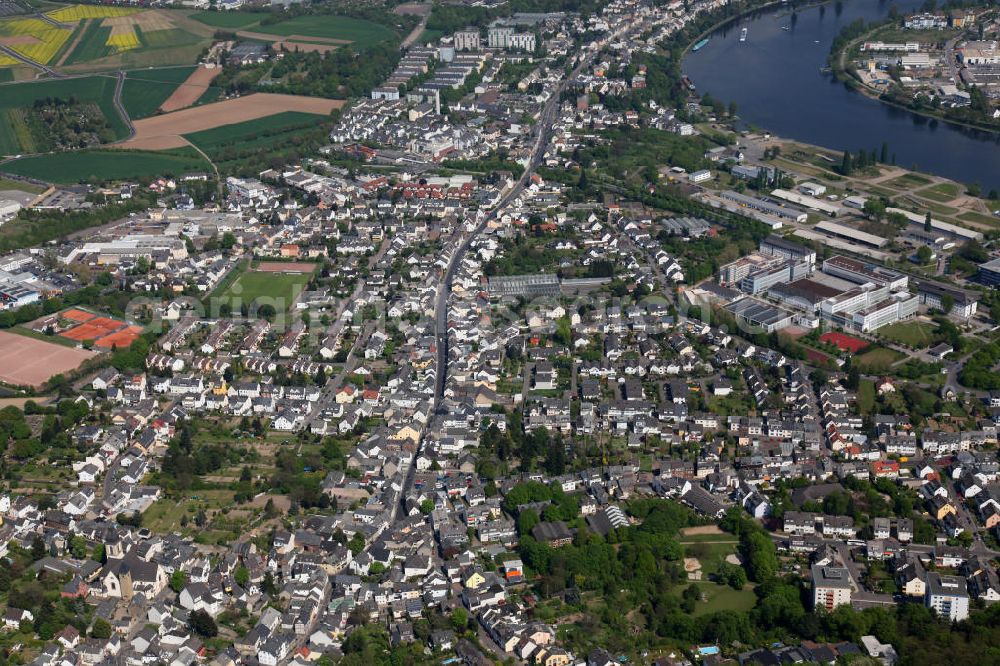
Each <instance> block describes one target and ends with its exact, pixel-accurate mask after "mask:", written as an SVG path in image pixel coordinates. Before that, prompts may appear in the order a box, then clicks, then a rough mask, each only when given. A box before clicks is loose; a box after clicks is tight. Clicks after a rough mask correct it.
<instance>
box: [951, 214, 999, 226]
mask: <svg viewBox="0 0 1000 666" xmlns="http://www.w3.org/2000/svg"><path fill="white" fill-rule="evenodd" d="M958 219H960V220H962V221H963V222H978V223H980V224H988V225H990V226H993V227H995V226H997V225H998V224H1000V217H996V216H994V215H983V214H982V213H973V212H972V211H969V212H967V213H962V214H961V215H959V216H958Z"/></svg>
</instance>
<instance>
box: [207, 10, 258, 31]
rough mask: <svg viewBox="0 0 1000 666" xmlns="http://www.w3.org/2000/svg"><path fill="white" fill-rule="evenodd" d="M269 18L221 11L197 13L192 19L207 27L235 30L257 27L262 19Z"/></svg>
mask: <svg viewBox="0 0 1000 666" xmlns="http://www.w3.org/2000/svg"><path fill="white" fill-rule="evenodd" d="M265 16H267V14H257V13H254V12H219V11H215V12H213V11H204V12H196V13H194V14H191V18H193V19H194V20H195V21H198V22H199V23H204V24H205V25H210V26H212V27H213V28H224V29H226V28H228V29H230V30H235V29H237V28H247V27H248V26H251V25H256V24H257V23H259V22H260V20H261V19H262V18H264V17H265Z"/></svg>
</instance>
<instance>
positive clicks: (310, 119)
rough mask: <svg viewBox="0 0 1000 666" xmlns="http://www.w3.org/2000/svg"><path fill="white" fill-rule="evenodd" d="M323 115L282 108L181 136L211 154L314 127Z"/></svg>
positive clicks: (261, 142)
mask: <svg viewBox="0 0 1000 666" xmlns="http://www.w3.org/2000/svg"><path fill="white" fill-rule="evenodd" d="M324 118H325V116H320V115H317V114H314V113H303V112H301V111H285V112H283V113H276V114H274V115H273V116H266V117H264V118H258V119H256V120H248V121H246V122H243V123H235V124H233V125H223V126H221V127H216V128H213V129H210V130H205V131H203V132H195V133H194V134H185V135H184V138H185V139H187V140H188V141H190V142H191V143H193V144H195V145H196V146H198V147H199V148H201V149H202V150H204V151H205V152H206V153H208V154H209V155H211V154H212V153H213V152H216V151H221V150H223V149H225V148H228V147H229V146H232V145H236V144H238V145H239V146H240V147H241V148H247V147H250V146H251V145H261V144H267V143H270V142H271V141H273V139H274V137H275V136H278V135H281V134H284V133H286V132H288V131H291V130H296V129H301V128H303V127H314V126H315V125H316V124H317V123H318V122H320V121H322V120H323V119H324Z"/></svg>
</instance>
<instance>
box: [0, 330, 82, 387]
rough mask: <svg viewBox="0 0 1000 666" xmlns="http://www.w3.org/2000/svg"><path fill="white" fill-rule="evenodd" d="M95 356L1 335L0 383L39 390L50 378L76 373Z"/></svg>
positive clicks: (51, 344) (13, 335) (33, 340)
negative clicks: (74, 371) (37, 388)
mask: <svg viewBox="0 0 1000 666" xmlns="http://www.w3.org/2000/svg"><path fill="white" fill-rule="evenodd" d="M95 355H96V354H95V352H90V351H87V350H85V349H74V348H72V347H64V346H63V345H58V344H53V343H51V342H45V341H44V340H37V339H35V338H29V337H27V336H24V335H18V334H16V333H9V332H7V331H0V382H4V383H7V384H12V385H15V386H32V387H39V386H41V385H42V384H44V383H45V382H47V381H48V380H49V379H51V378H52V377H54V376H56V375H59V374H65V373H67V372H71V371H73V370H76V369H77V368H78V367H80V365H81V364H82V363H83V362H84V361H86V360H87V359H90V358H93V357H94V356H95Z"/></svg>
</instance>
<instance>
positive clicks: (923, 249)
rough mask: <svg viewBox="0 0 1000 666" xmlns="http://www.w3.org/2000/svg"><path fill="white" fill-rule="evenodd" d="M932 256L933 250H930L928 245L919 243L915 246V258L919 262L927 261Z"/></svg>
mask: <svg viewBox="0 0 1000 666" xmlns="http://www.w3.org/2000/svg"><path fill="white" fill-rule="evenodd" d="M933 256H934V252H932V251H931V249H930V248H929V247H928V246H926V245H921V246H920V247H918V248H917V260H918V261H919V262H920V263H922V264H926V263H929V262H930V260H931V257H933Z"/></svg>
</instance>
